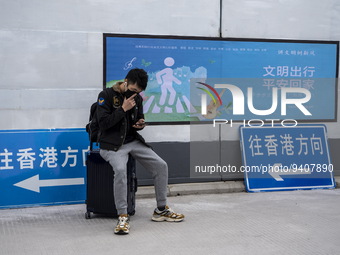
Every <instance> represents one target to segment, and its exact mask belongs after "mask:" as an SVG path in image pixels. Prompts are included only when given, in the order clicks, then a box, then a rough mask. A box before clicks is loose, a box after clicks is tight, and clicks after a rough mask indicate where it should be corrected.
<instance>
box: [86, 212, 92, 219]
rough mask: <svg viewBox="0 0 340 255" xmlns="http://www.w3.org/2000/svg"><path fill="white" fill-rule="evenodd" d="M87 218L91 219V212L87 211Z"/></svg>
mask: <svg viewBox="0 0 340 255" xmlns="http://www.w3.org/2000/svg"><path fill="white" fill-rule="evenodd" d="M85 219H87V220H88V219H91V212H86V213H85Z"/></svg>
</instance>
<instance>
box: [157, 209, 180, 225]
mask: <svg viewBox="0 0 340 255" xmlns="http://www.w3.org/2000/svg"><path fill="white" fill-rule="evenodd" d="M151 219H152V220H153V221H158V222H159V221H169V222H180V221H182V220H184V215H183V214H180V213H175V212H174V211H173V210H172V209H171V208H169V207H168V206H166V207H165V210H164V211H160V210H158V208H156V209H155V211H154V212H153V215H152V218H151Z"/></svg>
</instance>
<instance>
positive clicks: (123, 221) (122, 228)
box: [114, 214, 130, 235]
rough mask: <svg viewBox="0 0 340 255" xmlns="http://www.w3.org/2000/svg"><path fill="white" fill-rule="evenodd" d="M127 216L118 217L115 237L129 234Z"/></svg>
mask: <svg viewBox="0 0 340 255" xmlns="http://www.w3.org/2000/svg"><path fill="white" fill-rule="evenodd" d="M129 221H130V219H129V215H127V214H122V215H120V216H119V217H118V223H117V226H116V227H115V231H114V232H115V234H117V235H126V234H129V231H130V224H129Z"/></svg>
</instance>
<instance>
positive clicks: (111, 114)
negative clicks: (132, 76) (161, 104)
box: [97, 83, 145, 151]
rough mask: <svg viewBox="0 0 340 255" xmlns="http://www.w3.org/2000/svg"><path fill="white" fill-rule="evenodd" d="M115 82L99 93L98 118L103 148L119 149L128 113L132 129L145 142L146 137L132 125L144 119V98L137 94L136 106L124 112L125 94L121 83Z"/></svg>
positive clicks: (123, 137)
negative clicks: (120, 87)
mask: <svg viewBox="0 0 340 255" xmlns="http://www.w3.org/2000/svg"><path fill="white" fill-rule="evenodd" d="M120 84H121V83H117V84H115V85H114V86H113V87H112V88H106V89H104V90H103V91H102V92H100V93H99V95H98V101H97V103H98V106H97V120H98V124H99V129H100V131H99V144H100V145H99V146H100V148H101V149H105V150H113V151H118V150H119V148H120V147H121V146H122V145H123V144H124V141H125V137H126V133H127V125H128V123H129V122H128V120H127V117H128V114H131V116H132V123H130V125H131V129H132V132H133V133H134V134H135V137H136V139H138V140H140V141H142V142H143V143H145V140H144V138H143V137H142V136H141V135H140V134H138V133H137V130H141V129H136V128H133V127H132V125H133V124H134V123H136V122H137V121H138V120H139V119H144V114H143V105H142V102H143V99H142V97H141V96H140V95H137V96H135V101H136V106H135V107H134V108H132V109H131V110H130V111H127V112H124V110H123V108H122V104H123V101H124V96H123V95H122V94H121V93H120V91H119V85H120Z"/></svg>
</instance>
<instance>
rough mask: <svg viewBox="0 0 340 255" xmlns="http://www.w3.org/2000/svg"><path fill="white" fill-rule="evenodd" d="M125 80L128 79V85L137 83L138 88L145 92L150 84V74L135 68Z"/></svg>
mask: <svg viewBox="0 0 340 255" xmlns="http://www.w3.org/2000/svg"><path fill="white" fill-rule="evenodd" d="M125 79H127V82H128V84H134V83H137V86H138V87H140V88H141V89H142V90H145V89H146V86H147V83H148V74H147V73H146V72H145V71H144V70H143V69H139V68H134V69H131V70H130V71H129V72H128V74H127V75H126V77H125Z"/></svg>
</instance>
